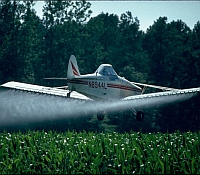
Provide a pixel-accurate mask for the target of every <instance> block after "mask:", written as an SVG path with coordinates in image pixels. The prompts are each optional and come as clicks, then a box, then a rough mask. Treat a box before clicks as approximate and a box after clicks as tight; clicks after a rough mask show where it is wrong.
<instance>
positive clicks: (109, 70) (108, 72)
mask: <svg viewBox="0 0 200 175" xmlns="http://www.w3.org/2000/svg"><path fill="white" fill-rule="evenodd" d="M96 72H98V73H99V74H100V75H102V76H106V77H109V80H116V79H118V76H117V73H116V72H115V70H114V69H113V67H112V66H111V65H110V64H102V65H100V66H99V68H98V69H97V71H96Z"/></svg>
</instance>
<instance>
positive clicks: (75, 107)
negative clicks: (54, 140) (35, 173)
mask: <svg viewBox="0 0 200 175" xmlns="http://www.w3.org/2000/svg"><path fill="white" fill-rule="evenodd" d="M196 94H197V93H196V92H194V93H185V91H180V93H172V92H164V93H163V92H162V93H160V94H159V93H156V94H146V95H143V96H140V95H139V96H137V97H136V96H133V97H127V99H126V100H116V101H113V102H110V101H104V102H95V101H84V100H80V99H73V98H66V97H59V96H55V95H47V94H40V93H35V92H27V91H20V90H11V89H4V88H0V130H3V129H4V128H8V127H13V126H19V125H20V126H21V127H22V128H26V129H35V126H33V124H35V125H36V126H37V125H38V124H39V123H42V122H43V123H44V124H45V125H48V124H49V122H55V121H56V120H62V119H65V120H71V119H80V120H85V119H86V118H84V117H85V116H88V115H90V116H91V115H93V114H95V113H96V112H97V111H98V110H100V109H103V110H106V111H108V112H114V111H123V110H129V109H135V110H141V109H145V108H151V107H157V106H163V105H168V104H170V103H171V104H174V103H177V102H180V101H184V100H187V99H189V98H191V97H193V96H194V95H196ZM66 127H67V126H66ZM66 129H67V128H66Z"/></svg>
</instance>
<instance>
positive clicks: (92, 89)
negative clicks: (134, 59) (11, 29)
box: [1, 55, 200, 121]
mask: <svg viewBox="0 0 200 175" xmlns="http://www.w3.org/2000/svg"><path fill="white" fill-rule="evenodd" d="M44 79H58V80H66V81H67V84H68V86H62V87H54V88H50V87H45V86H38V85H31V84H26V83H19V82H13V81H12V82H8V83H5V84H3V85H1V86H2V87H7V88H12V89H20V90H25V91H33V92H39V93H47V94H53V95H59V96H66V97H67V98H76V99H81V100H85V101H89V100H92V101H100V102H102V101H103V102H104V103H107V104H109V105H108V106H109V107H108V108H112V103H115V104H117V105H118V108H120V109H121V110H127V109H130V110H131V111H132V112H133V113H134V114H135V116H136V119H137V120H138V121H142V120H143V118H144V112H143V111H141V110H138V111H136V110H135V109H136V108H141V107H145V106H151V105H153V106H156V105H157V104H158V103H159V105H165V104H169V103H173V102H179V101H183V100H187V99H189V98H191V97H193V96H195V95H197V94H198V93H199V92H200V88H190V89H182V90H181V89H174V88H169V87H163V86H155V85H149V84H143V83H136V82H130V81H128V80H126V79H125V78H123V77H120V76H119V75H117V73H116V72H115V70H114V69H113V67H112V65H110V64H101V65H100V66H99V67H98V69H97V70H96V71H95V72H94V73H92V74H86V75H81V74H80V72H79V68H78V65H77V61H76V58H75V56H74V55H71V57H70V59H69V63H68V72H67V78H44ZM139 86H142V88H141V87H139ZM147 87H152V88H158V89H161V90H163V91H164V92H157V93H148V94H143V93H144V91H145V89H146V88H147ZM63 89H64V90H63ZM155 101H156V103H155ZM140 106H141V107H140ZM115 109H116V105H115ZM106 110H107V109H106V108H104V109H101V107H100V106H99V110H98V111H97V118H98V120H100V121H101V120H103V119H104V114H105V111H106Z"/></svg>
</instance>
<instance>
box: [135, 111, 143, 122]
mask: <svg viewBox="0 0 200 175" xmlns="http://www.w3.org/2000/svg"><path fill="white" fill-rule="evenodd" d="M136 119H137V121H142V120H143V119H144V112H142V111H138V112H137V114H136Z"/></svg>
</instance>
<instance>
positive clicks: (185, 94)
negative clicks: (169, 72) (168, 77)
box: [111, 88, 200, 110]
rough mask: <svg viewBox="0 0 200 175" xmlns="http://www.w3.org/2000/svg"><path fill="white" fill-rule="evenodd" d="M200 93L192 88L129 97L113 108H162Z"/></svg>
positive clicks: (199, 90)
mask: <svg viewBox="0 0 200 175" xmlns="http://www.w3.org/2000/svg"><path fill="white" fill-rule="evenodd" d="M199 93H200V88H190V89H182V90H171V91H165V92H156V93H148V94H141V95H135V96H129V97H126V98H124V99H122V100H121V101H118V102H116V104H113V106H111V108H118V109H120V110H121V109H122V110H126V109H136V110H138V109H139V110H142V109H146V108H150V107H160V106H165V105H169V104H175V103H179V102H182V101H185V100H188V99H190V98H192V97H194V96H196V95H197V94H199Z"/></svg>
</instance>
